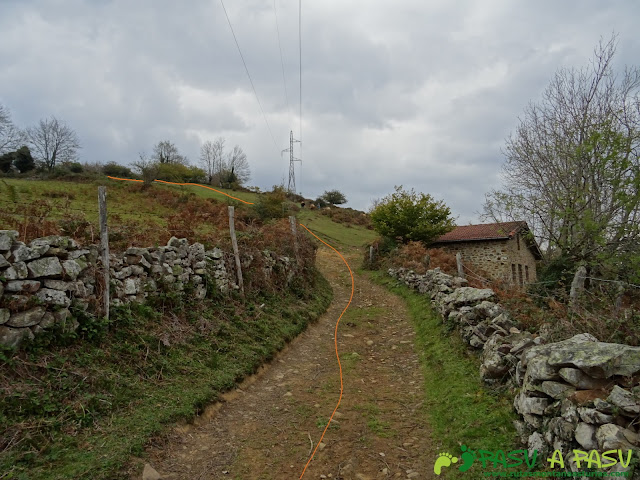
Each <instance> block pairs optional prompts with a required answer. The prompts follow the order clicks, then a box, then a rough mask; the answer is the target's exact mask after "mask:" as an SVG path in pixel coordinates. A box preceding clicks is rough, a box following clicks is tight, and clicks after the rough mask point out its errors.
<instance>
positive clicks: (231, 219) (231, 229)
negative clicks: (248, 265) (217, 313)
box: [229, 205, 244, 297]
mask: <svg viewBox="0 0 640 480" xmlns="http://www.w3.org/2000/svg"><path fill="white" fill-rule="evenodd" d="M229 233H230V234H231V244H232V245H233V255H234V256H235V257H236V270H237V271H238V286H239V287H240V293H241V294H242V296H243V297H244V283H243V281H242V264H241V263H240V252H239V251H238V240H237V239H236V227H235V221H234V207H233V206H232V205H229Z"/></svg>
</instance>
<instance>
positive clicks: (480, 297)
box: [444, 287, 496, 308]
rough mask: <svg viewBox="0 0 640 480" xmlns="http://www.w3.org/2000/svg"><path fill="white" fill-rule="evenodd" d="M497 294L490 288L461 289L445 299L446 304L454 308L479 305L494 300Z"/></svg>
mask: <svg viewBox="0 0 640 480" xmlns="http://www.w3.org/2000/svg"><path fill="white" fill-rule="evenodd" d="M495 298H496V294H495V292H494V291H493V290H491V289H490V288H473V287H460V288H458V289H457V290H455V291H454V292H453V293H450V294H449V295H447V296H446V297H445V298H444V302H445V303H446V304H449V305H450V306H451V307H452V308H460V307H462V306H465V305H477V304H478V303H481V302H483V301H485V300H489V301H490V300H494V299H495Z"/></svg>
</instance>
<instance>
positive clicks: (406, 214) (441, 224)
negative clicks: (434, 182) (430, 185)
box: [371, 186, 454, 243]
mask: <svg viewBox="0 0 640 480" xmlns="http://www.w3.org/2000/svg"><path fill="white" fill-rule="evenodd" d="M371 222H372V223H373V228H374V230H375V231H376V232H378V233H379V234H380V235H383V236H385V237H390V238H398V239H400V240H401V241H402V242H403V243H407V242H409V241H412V240H413V241H421V242H425V243H429V242H431V241H433V240H435V239H436V238H438V237H439V236H440V235H442V234H444V233H446V232H448V231H450V230H452V229H453V228H454V223H453V218H452V217H451V210H450V209H449V207H447V206H446V205H445V204H444V202H442V201H436V200H434V199H433V197H431V195H429V194H426V193H420V194H418V193H416V192H415V191H414V190H413V189H411V191H409V192H408V191H405V190H403V188H402V186H397V187H396V191H395V193H392V194H391V195H387V196H386V197H385V198H383V199H382V200H381V201H380V203H379V204H378V205H377V206H376V207H375V208H374V209H373V211H372V212H371Z"/></svg>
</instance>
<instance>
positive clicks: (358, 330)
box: [137, 248, 435, 480]
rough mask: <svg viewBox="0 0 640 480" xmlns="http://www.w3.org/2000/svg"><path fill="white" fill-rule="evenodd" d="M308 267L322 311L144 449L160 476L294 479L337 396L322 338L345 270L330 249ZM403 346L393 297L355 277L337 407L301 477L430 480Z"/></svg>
mask: <svg viewBox="0 0 640 480" xmlns="http://www.w3.org/2000/svg"><path fill="white" fill-rule="evenodd" d="M343 253H344V252H343ZM348 258H349V257H348ZM349 261H350V263H352V264H357V262H359V259H358V258H349ZM318 267H319V268H320V269H321V270H322V273H323V274H324V275H325V276H326V277H327V278H328V279H329V281H330V282H331V285H332V287H333V289H334V300H333V302H332V304H331V306H330V308H329V310H328V311H327V312H326V313H325V314H324V315H323V316H322V317H321V318H320V319H319V320H318V321H317V322H316V323H315V324H313V325H311V326H310V327H309V328H308V329H307V330H306V331H305V332H304V333H303V334H301V335H300V336H299V337H298V338H296V339H295V340H294V341H293V342H292V343H291V345H290V346H289V347H288V348H286V349H285V351H283V352H282V353H281V354H279V355H278V356H277V358H276V360H274V362H272V364H271V365H269V366H267V367H266V368H265V369H263V370H262V371H261V372H260V373H258V374H257V375H254V376H253V377H252V378H250V379H249V380H247V381H246V382H244V383H243V384H242V385H241V386H240V388H238V389H236V390H234V391H233V392H230V393H229V394H227V395H226V396H225V399H226V401H225V402H224V403H223V404H222V405H218V406H216V407H212V408H210V409H209V411H208V412H207V413H205V415H203V417H202V418H200V419H199V421H198V422H196V425H195V426H188V427H183V428H178V429H176V431H175V432H174V433H173V434H172V435H171V438H170V440H169V442H168V443H167V444H166V445H163V446H162V447H161V448H157V449H151V450H150V451H149V459H150V463H151V464H152V465H153V466H154V468H155V469H156V470H157V471H158V472H160V474H161V475H162V478H165V479H223V478H225V479H229V478H232V479H243V480H244V479H246V480H254V479H260V480H267V479H274V480H275V479H278V480H281V479H297V478H298V477H299V476H300V474H301V472H302V470H303V468H304V465H305V463H306V462H307V459H308V458H309V455H310V454H311V452H312V451H313V449H314V448H315V447H316V442H317V441H318V439H319V438H320V435H321V434H322V430H323V429H324V427H325V425H326V423H327V421H328V419H329V417H330V416H331V413H332V412H333V409H334V408H335V404H336V402H337V400H338V396H339V393H340V380H339V372H338V365H337V362H336V358H335V350H334V341H333V334H334V328H335V323H336V320H337V319H338V317H339V316H340V313H341V312H342V310H343V309H344V307H345V305H346V304H347V302H348V300H349V296H350V293H351V279H350V276H349V273H348V271H347V270H346V268H345V266H344V263H343V262H342V261H341V260H340V258H339V257H338V256H337V255H336V254H335V253H334V252H333V251H331V250H329V249H328V248H323V249H321V250H319V252H318ZM413 339H414V332H413V329H412V327H411V324H410V322H409V320H408V314H407V312H406V308H405V306H404V303H403V302H402V300H400V299H399V298H397V297H396V296H394V295H393V294H390V293H389V292H388V291H387V290H385V289H384V288H383V287H381V286H378V285H374V284H372V283H371V282H369V281H368V280H367V278H366V277H365V276H360V275H358V276H357V277H356V282H355V294H354V297H353V302H352V304H351V307H350V308H349V310H347V312H346V313H345V315H344V316H343V318H342V320H341V323H340V327H339V329H338V348H339V352H340V358H341V362H342V368H343V379H344V395H343V399H342V403H341V405H340V408H339V409H338V411H337V412H336V415H335V416H334V418H333V421H332V423H331V426H330V427H329V429H328V431H327V433H326V435H325V437H324V440H323V445H320V446H319V448H318V450H317V452H316V455H315V457H314V459H313V461H312V462H311V464H310V465H309V467H308V468H307V470H306V472H305V474H304V477H303V478H304V479H307V478H309V479H312V478H313V479H317V478H333V479H344V480H348V479H359V480H366V479H371V480H373V479H382V478H417V479H427V478H433V476H434V475H433V467H432V461H433V456H434V454H435V452H434V451H433V450H432V449H431V448H430V446H429V432H428V429H427V426H426V423H425V420H424V418H425V415H424V411H423V410H422V409H423V392H422V383H423V382H422V379H423V378H422V370H421V368H420V365H419V361H418V356H417V355H416V353H415V352H414V350H413ZM197 380H198V379H194V381H197ZM137 478H139V476H138V477H137Z"/></svg>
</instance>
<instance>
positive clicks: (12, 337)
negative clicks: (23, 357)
mask: <svg viewBox="0 0 640 480" xmlns="http://www.w3.org/2000/svg"><path fill="white" fill-rule="evenodd" d="M25 338H29V339H33V338H34V336H33V332H32V331H31V330H30V329H28V328H11V327H6V326H4V325H1V326H0V345H2V346H4V347H7V348H16V347H18V346H19V345H20V344H21V343H22V342H23V341H24V339H25Z"/></svg>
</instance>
